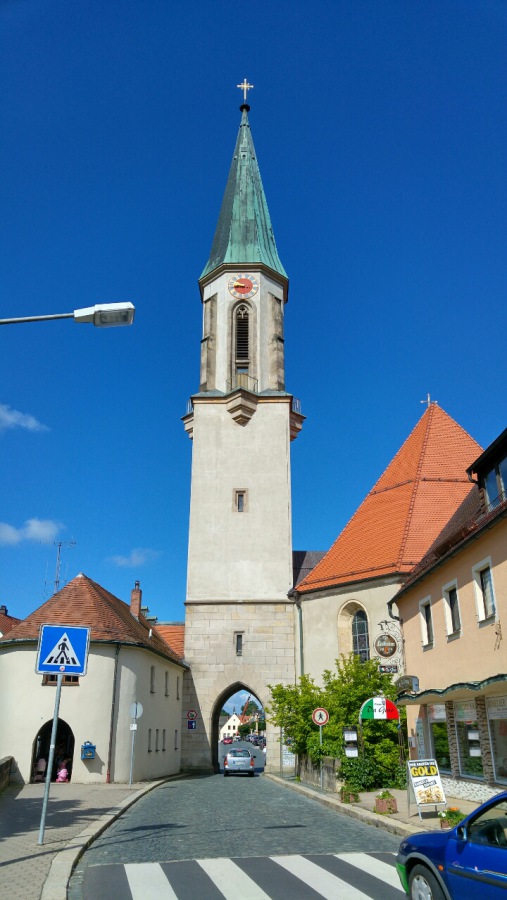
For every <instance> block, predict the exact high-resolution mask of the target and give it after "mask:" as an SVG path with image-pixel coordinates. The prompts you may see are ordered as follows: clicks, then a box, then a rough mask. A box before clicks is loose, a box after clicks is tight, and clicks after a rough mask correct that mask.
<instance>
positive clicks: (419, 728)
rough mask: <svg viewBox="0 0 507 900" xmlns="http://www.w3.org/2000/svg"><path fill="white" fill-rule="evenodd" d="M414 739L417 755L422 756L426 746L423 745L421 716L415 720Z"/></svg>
mask: <svg viewBox="0 0 507 900" xmlns="http://www.w3.org/2000/svg"><path fill="white" fill-rule="evenodd" d="M423 709H424V707H423ZM415 740H416V745H417V752H418V754H419V756H420V757H422V756H424V753H425V750H426V748H425V746H424V723H423V720H422V719H421V718H417V719H416V720H415Z"/></svg>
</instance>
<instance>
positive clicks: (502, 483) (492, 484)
mask: <svg viewBox="0 0 507 900" xmlns="http://www.w3.org/2000/svg"><path fill="white" fill-rule="evenodd" d="M484 487H485V489H486V501H487V504H488V506H489V508H490V509H494V507H495V506H499V505H500V503H503V501H504V500H505V498H506V494H507V457H505V458H504V459H501V460H500V462H499V463H498V464H497V465H496V466H495V468H494V469H491V472H488V473H487V475H486V477H485V478H484Z"/></svg>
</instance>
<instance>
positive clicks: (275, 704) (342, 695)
mask: <svg viewBox="0 0 507 900" xmlns="http://www.w3.org/2000/svg"><path fill="white" fill-rule="evenodd" d="M322 682H323V687H318V686H317V685H316V684H315V682H314V680H313V679H312V678H310V677H309V676H308V675H303V676H302V677H301V678H300V679H299V684H296V685H281V684H277V685H269V688H270V691H271V697H272V703H271V705H270V709H269V710H268V713H269V719H270V721H271V722H273V723H274V724H275V725H278V726H280V727H282V728H283V729H284V734H285V737H286V738H287V737H288V738H290V739H291V740H292V743H293V749H294V751H295V752H296V753H297V754H298V756H299V757H301V756H305V755H308V756H309V757H310V758H311V759H312V761H313V762H315V763H316V762H318V761H319V759H320V758H321V756H332V757H334V758H336V759H340V760H341V763H342V770H343V771H344V773H345V774H347V775H348V774H350V775H351V776H352V775H355V781H356V783H357V782H358V781H359V780H361V779H360V776H361V778H362V781H361V784H360V786H359V788H358V789H362V790H367V789H373V788H375V787H377V786H382V783H383V781H384V780H386V779H387V781H388V782H389V783H390V785H391V786H395V782H397V781H399V780H400V779H401V777H402V776H401V775H400V765H399V744H398V727H397V723H396V722H391V721H372V722H368V723H364V725H363V738H364V742H363V746H362V748H361V749H360V758H358V759H348V758H347V757H346V755H345V745H344V741H343V728H344V727H345V726H349V727H350V726H352V725H354V726H356V727H357V726H358V724H359V718H358V717H359V710H360V709H361V706H362V704H363V703H364V701H365V700H368V699H369V697H373V696H378V695H379V694H383V695H384V696H385V697H387V698H388V699H390V700H394V699H395V694H396V692H395V688H394V686H393V684H392V681H391V677H390V676H389V675H384V674H382V673H381V672H379V669H378V663H377V662H376V661H374V660H367V661H366V662H361V660H360V659H359V657H358V656H357V655H355V654H351V655H350V656H349V657H345V656H341V657H340V659H338V660H336V668H335V670H333V671H331V670H326V671H325V672H324V673H323V674H322ZM318 706H322V707H324V708H325V709H327V711H328V712H329V723H328V724H327V725H326V726H324V727H323V729H322V746H321V745H320V734H319V728H318V726H316V725H314V724H313V722H312V712H313V710H314V709H316V708H317V707H318ZM349 769H350V770H351V772H350V773H348V770H349ZM361 773H362V774H361ZM363 776H364V777H363ZM351 780H354V779H351ZM364 782H366V783H367V785H368V786H367V787H366V786H365V783H364Z"/></svg>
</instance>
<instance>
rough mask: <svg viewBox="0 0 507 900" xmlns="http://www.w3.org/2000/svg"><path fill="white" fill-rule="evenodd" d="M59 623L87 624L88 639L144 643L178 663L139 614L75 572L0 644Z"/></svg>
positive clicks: (36, 635) (35, 636) (31, 636)
mask: <svg viewBox="0 0 507 900" xmlns="http://www.w3.org/2000/svg"><path fill="white" fill-rule="evenodd" d="M60 623H61V624H65V625H82V626H86V627H90V628H91V641H105V642H108V643H109V642H119V643H122V644H133V645H135V646H139V647H145V648H147V649H148V650H153V651H155V652H156V653H158V654H160V655H161V656H165V657H166V658H167V659H170V660H172V661H173V662H178V663H180V664H181V660H180V659H178V657H177V655H176V653H174V651H173V650H171V648H170V647H168V645H167V644H166V642H165V641H164V640H162V638H161V637H160V635H159V634H157V632H156V630H155V629H153V628H152V626H151V625H150V623H149V622H147V621H146V619H145V618H144V616H143V615H140V616H139V620H138V619H136V618H135V616H133V615H132V613H131V612H130V607H129V605H128V604H127V603H124V602H123V600H119V599H118V597H115V596H114V594H110V593H109V591H106V589H105V588H103V587H101V585H100V584H96V582H95V581H92V580H91V578H88V577H87V576H86V575H77V576H76V578H74V579H73V580H72V581H70V582H69V583H68V584H66V585H65V587H64V588H62V590H61V591H58V593H57V594H54V595H53V596H52V597H50V598H49V600H46V602H45V603H43V604H42V606H39V608H38V609H36V610H35V612H33V613H31V614H30V615H29V616H27V618H26V619H23V621H22V622H20V623H19V624H18V625H16V626H15V627H14V628H12V629H11V631H10V632H9V634H7V635H5V636H4V637H3V638H0V647H1V646H2V644H3V643H7V642H10V643H12V642H13V641H33V640H38V638H39V628H40V626H41V625H45V624H48V625H58V624H60ZM150 631H151V637H150Z"/></svg>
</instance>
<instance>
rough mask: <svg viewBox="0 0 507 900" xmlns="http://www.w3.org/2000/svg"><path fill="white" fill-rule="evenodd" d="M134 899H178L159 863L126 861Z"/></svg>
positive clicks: (126, 871) (126, 869)
mask: <svg viewBox="0 0 507 900" xmlns="http://www.w3.org/2000/svg"><path fill="white" fill-rule="evenodd" d="M125 874H126V876H127V878H128V883H129V888H130V891H131V894H132V900H178V897H177V896H176V894H175V893H174V891H173V889H172V887H171V885H170V884H169V882H168V880H167V878H166V876H165V874H164V870H163V869H162V868H161V866H159V864H158V863H126V865H125Z"/></svg>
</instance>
